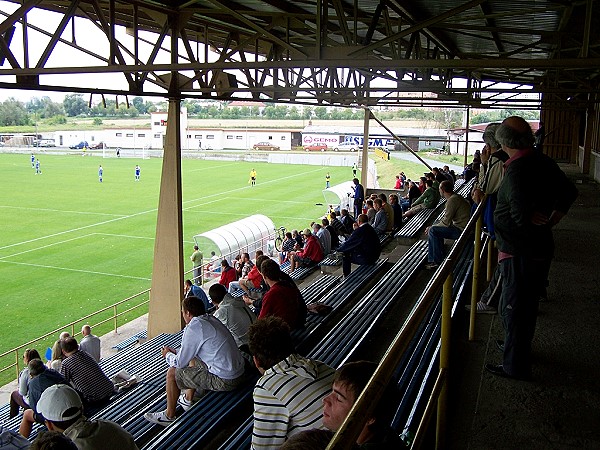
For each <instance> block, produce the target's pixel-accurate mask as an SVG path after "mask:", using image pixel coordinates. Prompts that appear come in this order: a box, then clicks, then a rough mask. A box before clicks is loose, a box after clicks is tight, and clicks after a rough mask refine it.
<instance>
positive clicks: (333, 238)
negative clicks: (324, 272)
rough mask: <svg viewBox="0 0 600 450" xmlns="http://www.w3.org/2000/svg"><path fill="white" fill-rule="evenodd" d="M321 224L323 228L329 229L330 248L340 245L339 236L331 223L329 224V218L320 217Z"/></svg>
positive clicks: (333, 248)
mask: <svg viewBox="0 0 600 450" xmlns="http://www.w3.org/2000/svg"><path fill="white" fill-rule="evenodd" d="M321 224H322V225H323V228H325V230H327V231H329V236H330V237H331V250H335V249H336V248H338V247H339V245H340V237H339V236H338V234H337V231H335V228H333V227H332V226H331V225H329V220H328V219H327V218H323V219H321Z"/></svg>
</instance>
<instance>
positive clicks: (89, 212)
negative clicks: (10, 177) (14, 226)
mask: <svg viewBox="0 0 600 450" xmlns="http://www.w3.org/2000/svg"><path fill="white" fill-rule="evenodd" d="M0 208H11V209H25V210H27V211H46V212H58V213H69V214H87V215H93V216H112V217H124V216H125V214H110V213H99V212H93V211H71V210H68V209H67V210H65V209H51V208H31V207H27V206H10V205H0Z"/></svg>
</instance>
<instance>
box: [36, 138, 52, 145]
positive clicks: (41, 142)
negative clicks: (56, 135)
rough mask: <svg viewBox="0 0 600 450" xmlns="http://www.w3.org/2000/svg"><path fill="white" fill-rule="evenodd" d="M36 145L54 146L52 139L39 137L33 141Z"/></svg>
mask: <svg viewBox="0 0 600 450" xmlns="http://www.w3.org/2000/svg"><path fill="white" fill-rule="evenodd" d="M35 146H36V147H56V143H55V142H54V139H40V140H39V141H36V142H35Z"/></svg>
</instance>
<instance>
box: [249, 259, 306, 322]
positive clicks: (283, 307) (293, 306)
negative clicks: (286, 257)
mask: <svg viewBox="0 0 600 450" xmlns="http://www.w3.org/2000/svg"><path fill="white" fill-rule="evenodd" d="M261 270H262V272H263V277H264V279H265V282H266V283H267V285H268V286H269V290H268V291H267V293H266V294H265V295H264V297H263V302H262V307H261V309H260V314H259V315H258V318H259V319H261V318H263V317H269V316H277V317H280V318H281V319H283V320H284V321H285V322H286V323H287V324H288V326H289V327H290V328H291V329H292V330H294V329H297V328H302V327H303V326H304V322H305V321H306V303H304V299H303V298H302V294H301V293H300V290H299V289H298V286H296V283H294V280H292V279H291V278H289V276H288V275H286V274H284V273H283V272H282V271H281V269H280V267H279V264H277V263H276V262H275V261H273V260H272V259H267V260H266V261H265V262H263V263H262V266H261Z"/></svg>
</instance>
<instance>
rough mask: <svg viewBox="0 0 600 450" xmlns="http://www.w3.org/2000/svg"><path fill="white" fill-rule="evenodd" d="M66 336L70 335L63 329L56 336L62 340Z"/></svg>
mask: <svg viewBox="0 0 600 450" xmlns="http://www.w3.org/2000/svg"><path fill="white" fill-rule="evenodd" d="M68 337H71V334H70V333H69V332H68V331H63V332H62V333H60V336H58V338H59V339H60V340H61V341H62V340H63V339H66V338H68Z"/></svg>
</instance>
